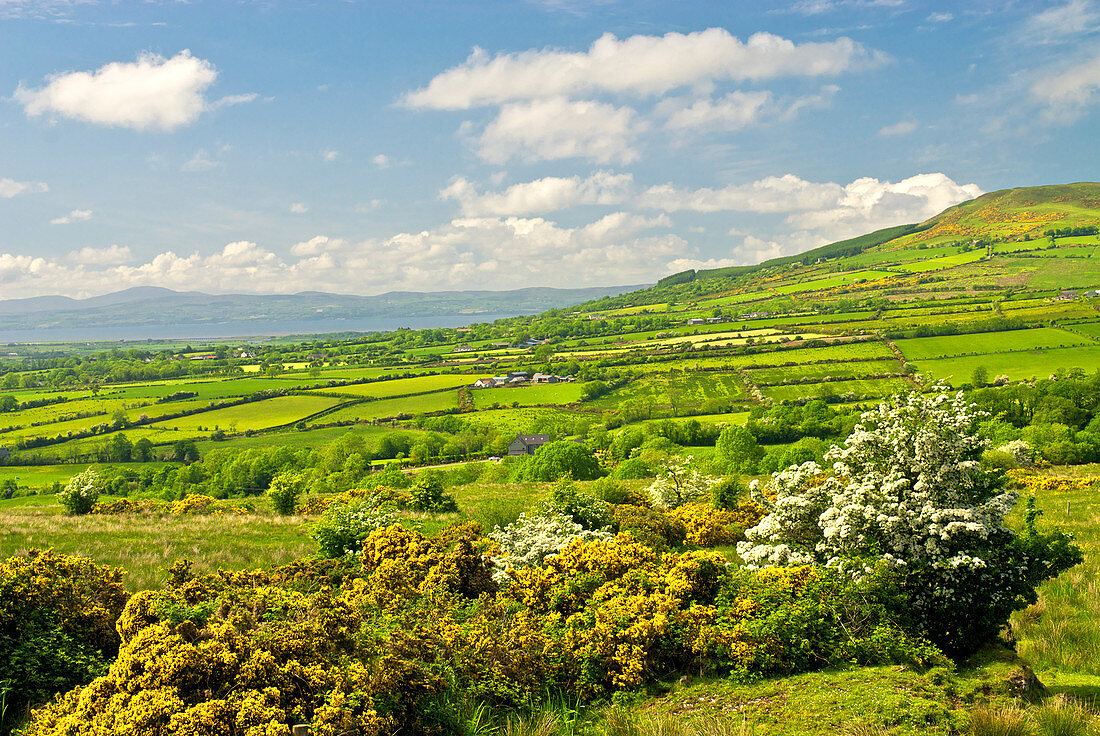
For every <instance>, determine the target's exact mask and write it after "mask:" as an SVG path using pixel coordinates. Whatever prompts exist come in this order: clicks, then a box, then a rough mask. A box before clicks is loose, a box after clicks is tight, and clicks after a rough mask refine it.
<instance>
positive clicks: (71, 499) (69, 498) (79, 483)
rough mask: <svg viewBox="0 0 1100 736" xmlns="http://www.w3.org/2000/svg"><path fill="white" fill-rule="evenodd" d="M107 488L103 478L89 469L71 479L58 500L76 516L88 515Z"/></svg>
mask: <svg viewBox="0 0 1100 736" xmlns="http://www.w3.org/2000/svg"><path fill="white" fill-rule="evenodd" d="M105 488H106V484H105V483H104V481H103V476H101V475H100V474H99V473H97V472H96V471H95V470H93V469H92V468H88V469H87V470H85V471H84V472H83V473H78V474H77V475H74V476H73V477H72V478H70V479H69V482H68V484H67V485H66V486H65V488H64V489H62V491H61V492H60V493H58V494H57V500H58V501H60V502H61V505H62V506H64V507H65V508H66V510H68V512H69V513H70V514H73V515H74V516H77V515H80V514H87V513H89V512H91V510H92V507H93V506H95V502H96V501H98V500H99V494H101V493H103V491H104V490H105Z"/></svg>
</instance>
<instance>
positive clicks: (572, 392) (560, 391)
mask: <svg viewBox="0 0 1100 736" xmlns="http://www.w3.org/2000/svg"><path fill="white" fill-rule="evenodd" d="M473 395H474V406H475V407H477V408H478V409H484V408H486V407H490V406H492V405H493V404H494V403H496V404H507V405H511V404H512V402H514V401H518V402H519V403H520V406H539V405H546V404H558V405H561V404H572V403H575V402H577V401H580V399H581V384H579V383H555V384H538V385H533V386H519V387H515V388H501V389H479V390H476V391H474V394H473Z"/></svg>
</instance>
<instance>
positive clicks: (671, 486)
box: [646, 457, 714, 509]
mask: <svg viewBox="0 0 1100 736" xmlns="http://www.w3.org/2000/svg"><path fill="white" fill-rule="evenodd" d="M713 482H714V479H713V478H711V477H709V476H706V475H703V474H702V473H700V472H699V471H698V470H696V469H695V468H692V467H691V466H690V465H689V464H688V461H687V460H686V459H685V458H680V457H670V458H668V460H666V461H665V464H664V467H663V468H662V472H661V475H660V477H658V478H657V480H655V481H653V483H651V484H650V486H649V488H647V489H646V493H647V494H648V495H649V500H650V502H651V503H652V504H653V505H654V506H655V507H657V508H661V509H674V508H676V507H677V506H679V505H680V504H684V503H687V502H688V501H697V500H699V499H703V498H706V497H707V495H708V494H709V493H710V489H711V486H712V485H713Z"/></svg>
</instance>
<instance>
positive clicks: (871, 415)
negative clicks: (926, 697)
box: [737, 393, 1081, 655]
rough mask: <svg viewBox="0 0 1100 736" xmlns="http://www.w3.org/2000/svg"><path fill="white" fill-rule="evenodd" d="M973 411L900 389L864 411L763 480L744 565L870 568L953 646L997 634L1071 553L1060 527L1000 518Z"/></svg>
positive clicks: (972, 645) (1075, 558)
mask: <svg viewBox="0 0 1100 736" xmlns="http://www.w3.org/2000/svg"><path fill="white" fill-rule="evenodd" d="M981 416H982V415H981V414H980V413H979V412H977V411H975V409H974V407H973V405H971V404H968V403H967V402H966V400H965V399H964V398H963V395H962V394H961V393H960V394H957V395H950V394H939V395H936V396H924V395H921V394H916V393H914V394H909V395H908V396H899V397H895V398H894V399H893V400H892V401H891V402H890V403H883V404H881V405H880V406H879V407H878V409H876V410H873V411H869V412H865V413H864V414H863V415H862V416H861V418H860V423H859V424H857V425H856V427H855V429H854V430H853V431H852V433H851V435H849V436H848V438H847V439H846V440H845V442H844V446H843V447H836V446H834V447H833V448H832V449H831V450H829V452H828V453H827V454H826V456H825V460H826V463H827V465H828V466H829V469H825V468H822V467H821V466H819V465H818V464H817V463H816V462H807V463H803V464H802V465H799V466H792V467H790V468H788V469H787V470H784V471H783V472H781V473H778V474H777V475H776V476H775V477H774V478H773V481H772V491H773V495H774V499H775V500H774V502H772V501H770V500H769V499H768V497H767V496H766V495H765V494H762V493H759V488H758V484H756V491H757V492H756V493H755V494H754V495H755V498H754V500H755V501H756V502H757V503H758V504H760V505H762V506H764V507H765V508H767V509H769V511H770V513H769V514H768V515H767V516H765V517H764V518H763V519H762V520H761V521H760V523H759V524H757V525H756V526H755V527H753V528H751V529H749V530H747V531H746V533H745V536H746V541H744V542H741V543H740V544H738V548H737V551H738V554H739V555H740V556H741V558H742V560H744V561H745V563H746V565H748V566H750V567H754V568H759V567H767V566H773V565H827V566H834V567H837V568H840V569H841V570H850V571H852V572H853V574H856V575H859V574H862V573H863V571H866V570H868V569H870V568H873V567H876V566H885V567H888V568H893V569H894V570H896V571H897V573H898V574H899V575H901V577H902V579H903V589H904V590H905V591H906V593H907V595H908V607H907V608H908V610H909V612H910V615H911V617H912V623H913V625H914V626H915V627H916V628H917V630H918V632H919V633H921V634H922V635H924V636H926V637H927V638H928V639H930V640H931V641H932V642H933V643H935V644H937V645H938V646H940V647H941V648H942V649H944V651H946V652H947V653H949V654H952V655H964V654H967V653H969V652H972V651H974V650H975V649H977V648H979V647H981V646H982V645H983V644H985V643H986V642H988V641H990V640H992V639H993V638H995V637H996V636H997V633H998V631H999V630H1000V628H1001V627H1002V626H1003V625H1004V624H1005V623H1006V622H1007V621H1008V617H1009V615H1010V614H1011V613H1012V612H1013V611H1014V610H1018V609H1020V608H1023V607H1024V606H1026V605H1028V604H1029V603H1033V602H1034V601H1035V600H1036V599H1037V596H1036V593H1035V589H1036V587H1037V586H1038V585H1039V584H1040V583H1041V582H1043V581H1044V580H1047V579H1049V578H1052V577H1055V576H1057V575H1058V574H1059V573H1061V572H1062V571H1063V570H1066V569H1068V568H1070V567H1072V566H1073V565H1075V564H1077V563H1078V562H1080V560H1081V553H1080V551H1079V550H1078V549H1077V548H1076V547H1074V546H1073V545H1072V544H1070V542H1069V537H1068V536H1066V535H1064V534H1061V533H1059V532H1054V533H1050V534H1041V533H1039V532H1038V531H1037V530H1036V529H1035V527H1034V515H1032V516H1031V517H1030V521H1029V522H1028V525H1027V526H1026V527H1025V531H1024V533H1023V534H1016V533H1014V532H1013V531H1012V530H1010V529H1009V528H1007V527H1006V526H1005V524H1004V520H1005V516H1006V515H1007V514H1008V513H1009V511H1011V509H1012V507H1013V505H1014V504H1015V502H1016V497H1017V494H1016V492H1015V491H1010V490H1005V488H1004V482H1005V479H1004V476H1003V474H1002V473H1000V472H999V471H985V470H983V469H982V468H981V466H980V464H979V458H980V457H981V453H982V452H983V451H984V450H985V449H986V446H987V442H986V441H985V440H984V439H983V438H982V437H981V436H979V434H978V432H977V424H978V420H979V418H980V417H981Z"/></svg>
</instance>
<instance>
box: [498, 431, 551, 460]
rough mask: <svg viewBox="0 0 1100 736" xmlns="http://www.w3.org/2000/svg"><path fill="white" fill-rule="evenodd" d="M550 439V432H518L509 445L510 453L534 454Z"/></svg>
mask: <svg viewBox="0 0 1100 736" xmlns="http://www.w3.org/2000/svg"><path fill="white" fill-rule="evenodd" d="M549 441H550V435H548V434H517V435H516V438H515V439H514V440H512V443H511V444H510V445H508V454H509V455H513V456H515V455H534V454H535V450H537V449H539V448H540V447H542V446H543V445H545V444H546V443H547V442H549Z"/></svg>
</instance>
